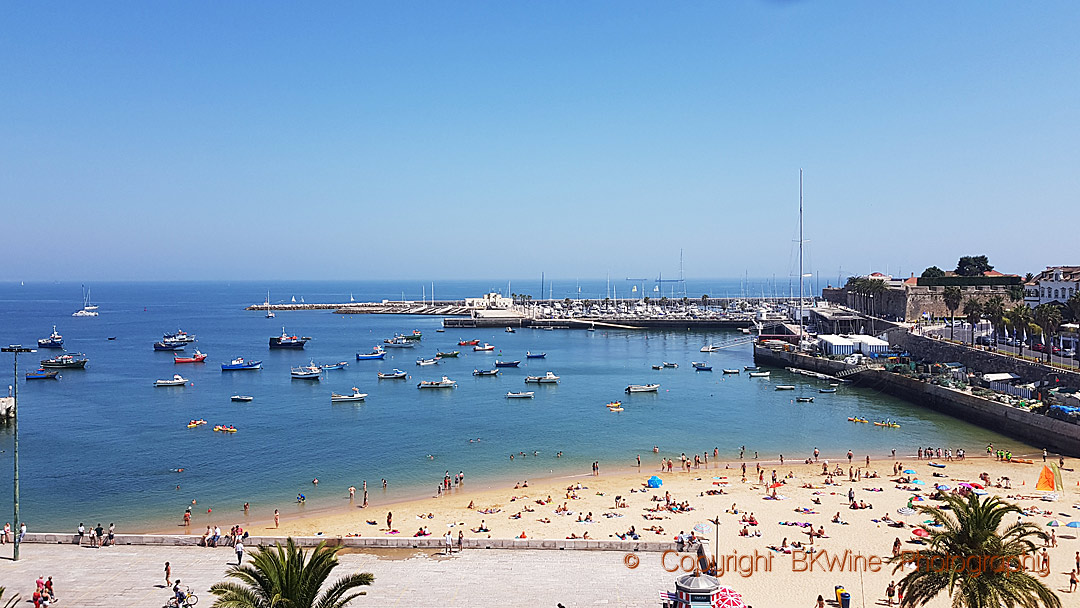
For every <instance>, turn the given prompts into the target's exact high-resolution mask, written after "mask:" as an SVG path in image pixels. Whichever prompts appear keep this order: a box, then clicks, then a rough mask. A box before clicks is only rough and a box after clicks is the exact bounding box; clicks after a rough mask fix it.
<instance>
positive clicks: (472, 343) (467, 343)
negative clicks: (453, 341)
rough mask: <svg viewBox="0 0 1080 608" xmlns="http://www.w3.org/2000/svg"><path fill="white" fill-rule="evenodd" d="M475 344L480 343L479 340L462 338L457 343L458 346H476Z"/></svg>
mask: <svg viewBox="0 0 1080 608" xmlns="http://www.w3.org/2000/svg"><path fill="white" fill-rule="evenodd" d="M477 344H480V340H462V341H461V342H458V343H457V345H458V346H476V345H477Z"/></svg>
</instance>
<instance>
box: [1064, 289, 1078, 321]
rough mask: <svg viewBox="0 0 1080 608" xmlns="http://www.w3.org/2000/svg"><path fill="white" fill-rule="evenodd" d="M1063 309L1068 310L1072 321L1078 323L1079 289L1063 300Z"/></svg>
mask: <svg viewBox="0 0 1080 608" xmlns="http://www.w3.org/2000/svg"><path fill="white" fill-rule="evenodd" d="M1065 310H1067V311H1069V317H1071V320H1072V322H1073V323H1080V291H1077V292H1076V293H1074V294H1073V295H1072V296H1071V297H1070V298H1069V299H1068V300H1065Z"/></svg>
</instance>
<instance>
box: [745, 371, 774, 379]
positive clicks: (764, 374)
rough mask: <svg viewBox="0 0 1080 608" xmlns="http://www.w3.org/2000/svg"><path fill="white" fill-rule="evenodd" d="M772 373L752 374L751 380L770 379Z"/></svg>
mask: <svg viewBox="0 0 1080 608" xmlns="http://www.w3.org/2000/svg"><path fill="white" fill-rule="evenodd" d="M770 374H772V372H750V377H751V378H768V377H769V375H770Z"/></svg>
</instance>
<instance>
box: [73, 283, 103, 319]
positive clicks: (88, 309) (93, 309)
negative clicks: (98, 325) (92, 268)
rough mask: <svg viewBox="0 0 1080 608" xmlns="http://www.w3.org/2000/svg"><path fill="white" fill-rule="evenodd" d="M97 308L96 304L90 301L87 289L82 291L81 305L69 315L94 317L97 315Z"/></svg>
mask: <svg viewBox="0 0 1080 608" xmlns="http://www.w3.org/2000/svg"><path fill="white" fill-rule="evenodd" d="M97 308H98V307H97V306H95V305H93V304H91V303H90V290H89V289H87V290H86V291H85V292H83V307H82V308H81V309H79V310H76V311H75V312H73V313H71V316H73V317H96V316H98V312H97Z"/></svg>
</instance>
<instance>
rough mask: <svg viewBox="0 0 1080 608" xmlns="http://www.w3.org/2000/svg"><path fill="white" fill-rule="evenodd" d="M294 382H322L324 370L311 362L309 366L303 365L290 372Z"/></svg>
mask: <svg viewBox="0 0 1080 608" xmlns="http://www.w3.org/2000/svg"><path fill="white" fill-rule="evenodd" d="M289 373H290V374H291V375H292V377H293V379H294V380H320V379H322V368H321V367H319V366H318V365H315V362H314V361H313V362H311V363H310V364H309V365H302V366H300V367H294V368H292V369H291V370H289Z"/></svg>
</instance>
